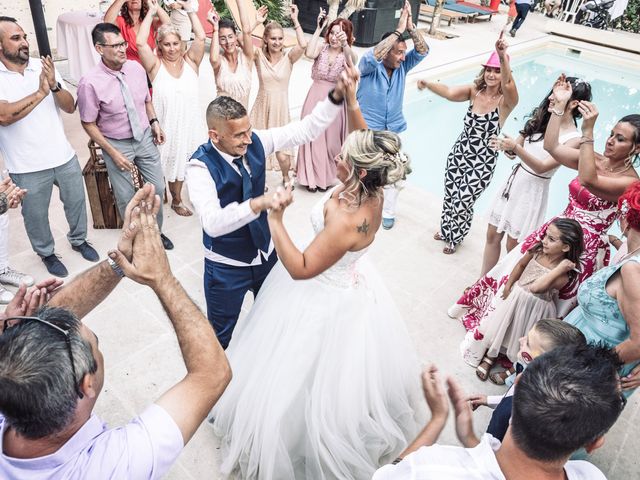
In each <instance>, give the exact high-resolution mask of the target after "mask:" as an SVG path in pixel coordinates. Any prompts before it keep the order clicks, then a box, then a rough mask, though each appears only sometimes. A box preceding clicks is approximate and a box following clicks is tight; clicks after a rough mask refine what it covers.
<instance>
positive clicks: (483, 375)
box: [476, 355, 495, 382]
mask: <svg viewBox="0 0 640 480" xmlns="http://www.w3.org/2000/svg"><path fill="white" fill-rule="evenodd" d="M494 360H495V359H493V358H491V357H488V356H487V355H485V356H484V357H482V361H481V362H480V365H478V366H477V367H476V375H477V376H478V378H479V379H480V380H482V381H483V382H486V381H487V378H488V377H489V373H491V368H492V367H493V363H494Z"/></svg>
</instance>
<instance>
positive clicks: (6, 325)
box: [2, 317, 84, 398]
mask: <svg viewBox="0 0 640 480" xmlns="http://www.w3.org/2000/svg"><path fill="white" fill-rule="evenodd" d="M12 320H14V322H13V323H12V324H11V325H9V322H11V321H12ZM22 322H39V323H41V324H43V325H47V326H48V327H50V328H53V329H54V330H55V331H57V332H60V333H61V334H62V335H63V336H64V340H65V343H66V344H67V351H68V352H69V360H70V361H71V372H72V373H73V386H74V388H75V390H76V393H77V394H78V397H80V398H83V397H84V395H83V394H82V392H81V391H80V385H79V384H78V382H77V381H76V367H75V362H74V361H73V350H72V348H71V338H70V335H71V330H70V329H69V330H65V329H64V328H62V327H59V326H58V325H55V324H53V323H51V322H47V321H46V320H43V319H41V318H39V317H8V318H6V319H5V320H4V323H3V324H2V333H4V332H5V330H6V329H7V328H12V327H14V326H16V325H18V324H19V323H22Z"/></svg>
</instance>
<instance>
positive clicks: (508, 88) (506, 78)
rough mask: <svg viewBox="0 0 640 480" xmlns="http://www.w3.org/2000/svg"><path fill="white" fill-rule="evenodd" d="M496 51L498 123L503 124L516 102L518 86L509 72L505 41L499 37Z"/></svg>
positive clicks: (509, 66)
mask: <svg viewBox="0 0 640 480" xmlns="http://www.w3.org/2000/svg"><path fill="white" fill-rule="evenodd" d="M496 52H498V58H499V59H500V87H501V88H502V95H503V96H502V100H501V101H502V108H501V109H500V125H504V122H506V121H507V118H509V115H511V112H512V111H513V109H514V108H515V106H516V105H517V104H518V88H517V87H516V82H515V81H514V80H513V75H512V74H511V65H510V63H509V57H508V56H507V42H506V40H504V39H503V38H502V33H501V34H500V38H498V41H497V42H496Z"/></svg>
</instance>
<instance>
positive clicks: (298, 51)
mask: <svg viewBox="0 0 640 480" xmlns="http://www.w3.org/2000/svg"><path fill="white" fill-rule="evenodd" d="M290 9H291V23H293V28H294V30H295V32H296V40H297V42H298V44H297V45H296V46H295V47H293V48H292V49H291V50H289V53H288V55H289V60H290V61H291V63H296V62H297V61H298V60H300V57H302V54H303V53H304V50H305V48H307V39H306V38H305V36H304V32H303V31H302V27H301V26H300V22H299V21H298V6H297V5H296V4H295V3H292V4H291V7H290Z"/></svg>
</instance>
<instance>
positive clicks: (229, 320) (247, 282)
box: [204, 250, 278, 349]
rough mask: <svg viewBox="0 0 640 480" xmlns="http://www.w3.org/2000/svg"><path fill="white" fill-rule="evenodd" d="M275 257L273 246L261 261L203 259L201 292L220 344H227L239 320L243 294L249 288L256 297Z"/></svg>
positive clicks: (275, 260)
mask: <svg viewBox="0 0 640 480" xmlns="http://www.w3.org/2000/svg"><path fill="white" fill-rule="evenodd" d="M277 261H278V256H277V255H276V252H275V250H274V251H273V252H272V253H271V255H270V256H269V258H268V259H266V260H265V259H264V258H263V261H262V264H261V265H255V266H252V267H236V266H232V265H225V264H224V263H218V262H212V261H211V260H208V259H205V260H204V296H205V298H206V300H207V318H208V319H209V322H210V323H211V325H212V326H213V330H214V331H215V332H216V336H217V337H218V340H219V341H220V345H222V348H225V349H226V348H227V346H229V342H230V341H231V335H232V333H233V329H234V328H235V326H236V322H237V321H238V316H239V315H240V309H241V308H242V302H243V300H244V296H245V295H246V294H247V292H248V291H251V292H253V296H254V298H255V296H256V295H258V291H259V290H260V287H261V286H262V283H263V282H264V279H265V278H267V275H269V272H270V271H271V268H273V266H274V265H275V264H276V262H277Z"/></svg>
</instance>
